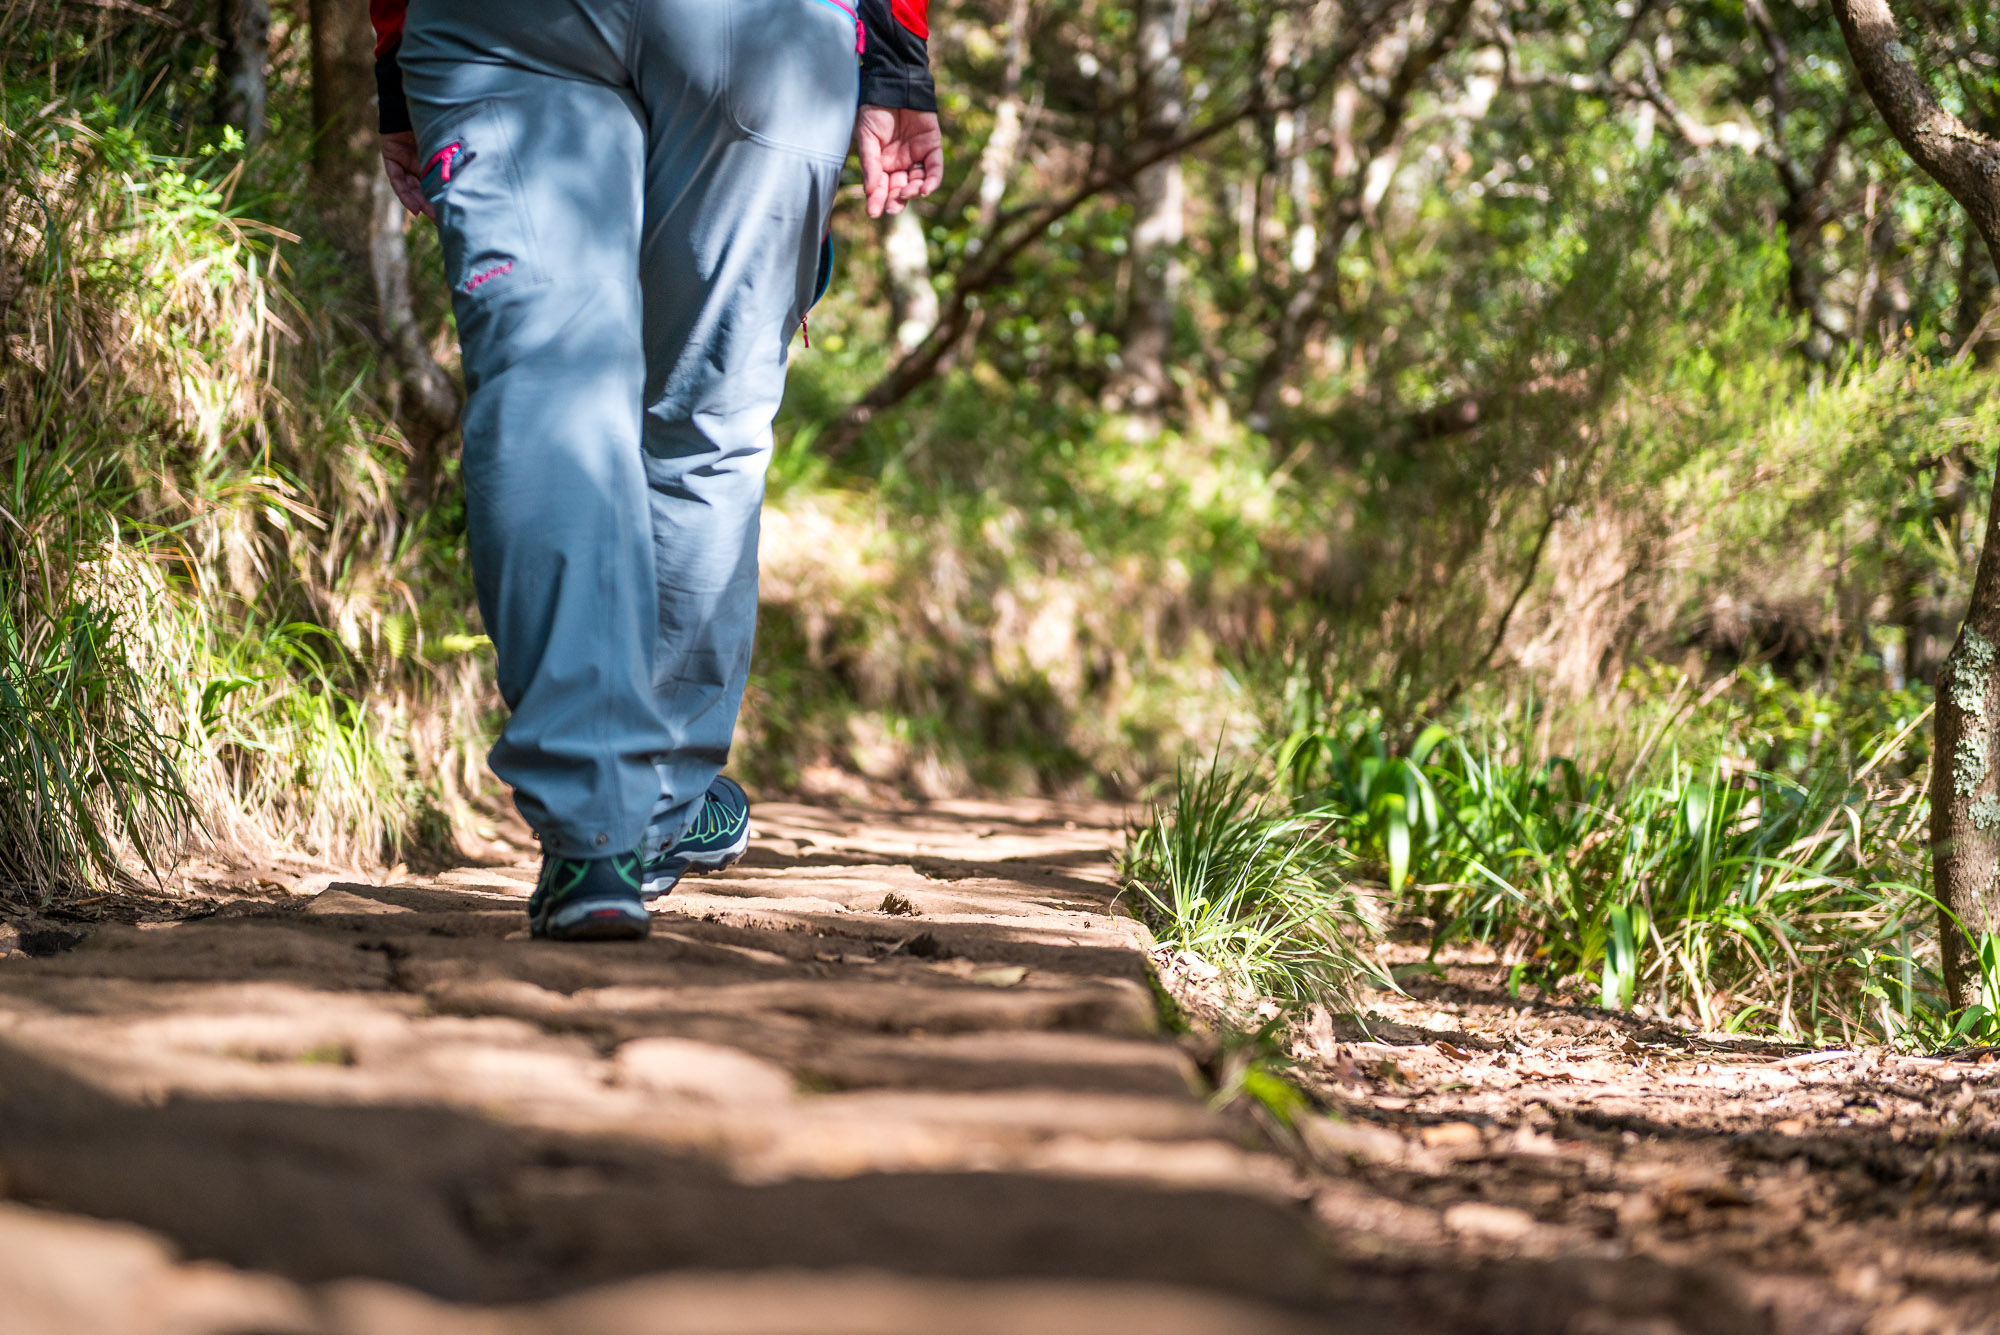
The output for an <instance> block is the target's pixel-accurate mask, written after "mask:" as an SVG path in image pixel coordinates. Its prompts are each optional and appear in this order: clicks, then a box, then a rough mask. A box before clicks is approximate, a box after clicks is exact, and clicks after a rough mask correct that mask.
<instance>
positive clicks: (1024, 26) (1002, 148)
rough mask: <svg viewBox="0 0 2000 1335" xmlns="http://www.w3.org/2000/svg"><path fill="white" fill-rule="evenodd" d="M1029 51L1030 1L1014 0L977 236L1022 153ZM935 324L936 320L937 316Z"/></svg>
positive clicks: (983, 161) (982, 173)
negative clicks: (1024, 77)
mask: <svg viewBox="0 0 2000 1335" xmlns="http://www.w3.org/2000/svg"><path fill="white" fill-rule="evenodd" d="M1027 54H1028V0H1013V5H1012V7H1011V8H1010V9H1009V10H1008V15H1007V72H1006V75H1005V76H1004V79H1003V82H1002V84H1001V88H1000V105H999V106H998V107H996V108H995V109H994V112H993V133H992V134H990V135H988V136H987V137H986V147H985V149H984V150H982V151H981V153H980V154H979V216H978V219H977V222H976V225H975V227H974V229H973V234H974V235H975V236H981V237H983V236H985V235H986V234H987V233H989V232H991V231H992V230H993V222H994V220H995V219H996V218H998V217H999V216H1000V201H1001V200H1002V199H1004V198H1005V197H1006V195H1007V178H1008V177H1010V176H1012V175H1013V173H1014V163H1015V160H1016V159H1018V158H1019V157H1020V155H1021V132H1022V129H1023V128H1024V126H1025V120H1024V117H1023V115H1022V110H1021V73H1022V69H1023V67H1024V66H1025V65H1026V64H1027ZM932 323H936V320H935V318H934V319H933V320H932Z"/></svg>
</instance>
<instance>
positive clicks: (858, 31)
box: [854, 14, 868, 56]
mask: <svg viewBox="0 0 2000 1335" xmlns="http://www.w3.org/2000/svg"><path fill="white" fill-rule="evenodd" d="M854 54H855V55H857V56H865V55H867V54H868V25H867V24H865V23H863V22H862V21H861V16H860V15H859V14H856V15H855V16H854Z"/></svg>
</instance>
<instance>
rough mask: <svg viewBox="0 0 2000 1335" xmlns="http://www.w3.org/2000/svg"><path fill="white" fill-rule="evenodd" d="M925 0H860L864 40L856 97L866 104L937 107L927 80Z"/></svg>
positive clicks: (915, 108)
mask: <svg viewBox="0 0 2000 1335" xmlns="http://www.w3.org/2000/svg"><path fill="white" fill-rule="evenodd" d="M928 8H929V4H928V0H861V4H860V7H859V10H858V12H859V13H860V15H861V26H862V29H863V31H864V32H865V34H866V41H867V45H866V46H865V47H864V48H863V50H862V52H861V100H862V102H864V103H865V104H867V105H868V106H871V107H907V108H909V109H911V110H913V111H936V110H937V86H936V85H935V84H934V83H932V81H931V58H930V35H931V29H930V16H929V14H928V12H927V10H928Z"/></svg>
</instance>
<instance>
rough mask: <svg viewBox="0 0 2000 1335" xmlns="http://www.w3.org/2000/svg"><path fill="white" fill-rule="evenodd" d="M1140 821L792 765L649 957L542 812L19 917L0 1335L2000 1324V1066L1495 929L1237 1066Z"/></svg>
mask: <svg viewBox="0 0 2000 1335" xmlns="http://www.w3.org/2000/svg"><path fill="white" fill-rule="evenodd" d="M1119 817H1120V813H1119V812H1118V811H1116V810H1115V809H1111V808H1102V807H1088V806H1077V805H1074V804H1072V805H1067V806H1057V805H1052V804H1046V803H1031V802H1011V803H1005V804H1000V803H941V804H935V805H932V806H928V807H921V808H911V809H905V810H886V809H885V810H859V809H850V810H841V811H833V810H827V809H821V808H814V807H807V806H796V805H785V804H766V805H761V806H760V807H759V808H758V812H757V818H758V831H759V835H758V838H757V840H756V842H755V844H754V846H753V849H752V853H751V855H750V857H748V858H747V859H746V860H745V862H744V863H743V864H742V865H741V866H739V867H738V868H736V869H733V870H732V871H730V872H728V873H725V874H722V875H718V876H714V877H709V878H705V879H702V880H700V881H694V882H690V883H688V884H687V885H686V886H685V887H684V888H683V890H682V891H680V892H677V893H676V894H675V895H674V896H672V897H671V898H670V899H669V900H667V901H665V902H664V903H663V905H662V906H661V907H660V911H659V914H658V917H657V919H656V928H657V930H656V932H655V935H654V936H653V938H652V939H651V940H649V941H646V942H641V943H631V944H624V945H615V946H606V945H598V946H563V945H554V944H549V943H544V942H535V941H531V940H528V939H527V937H526V933H525V931H524V930H523V917H522V912H521V910H522V904H523V901H524V899H525V897H526V894H527V892H528V889H529V886H530V883H531V881H532V878H533V863H532V860H531V859H530V858H529V857H528V856H527V855H526V853H525V851H523V852H521V853H518V854H517V855H515V856H512V857H510V858H504V859H497V860H496V862H495V865H492V866H484V867H466V868H459V869H456V870H452V871H447V872H445V873H443V874H441V875H437V876H429V877H411V876H406V875H399V876H397V877H395V878H393V880H392V882H391V883H390V884H385V885H366V884H360V883H355V882H335V883H332V884H327V883H326V878H324V877H321V878H317V879H312V878H307V879H306V880H304V881H301V880H297V879H294V878H287V877H279V876H273V877H270V878H267V879H266V881H265V883H264V884H261V885H257V884H252V885H249V886H246V887H244V888H241V889H238V890H234V891H226V892H225V891H217V892H216V893H214V894H211V895H206V896H203V897H199V898H193V899H180V900H143V899H130V898H114V899H107V900H99V901H97V902H95V903H92V904H88V905H85V906H83V907H82V908H80V909H78V910H76V911H73V912H72V913H70V914H69V915H68V916H67V917H64V918H60V919H47V918H45V919H37V920H14V921H4V922H0V1331H5V1332H9V1335H12V1333H13V1332H23V1333H32V1335H43V1333H44V1332H46V1333H48V1335H71V1333H72V1332H74V1333H76V1335H84V1333H86V1332H88V1333H91V1335H95V1333H97V1332H103V1333H104V1335H151V1333H152V1332H159V1333H160V1335H252V1333H253V1332H254V1333H256V1335H280V1333H288V1335H290V1333H296V1335H307V1333H311V1335H404V1332H408V1333H409V1335H418V1333H419V1332H422V1333H423V1335H432V1333H438V1335H557V1333H558V1332H560V1333H561V1335H681V1333H683V1332H686V1333H689V1335H692V1333H694V1332H701V1333H703V1335H780V1333H781V1332H782V1333H789V1332H805V1331H812V1332H815V1333H818V1332H830V1333H832V1335H843V1333H847V1332H852V1333H854V1335H904V1333H905V1332H908V1333H909V1335H917V1333H918V1332H933V1331H964V1332H996V1333H997V1332H1057V1333H1059V1335H1060V1333H1062V1332H1077V1333H1078V1335H1084V1333H1086V1332H1088V1335H1107V1333H1108V1332H1118V1331H1125V1330H1133V1331H1147V1332H1166V1333H1168V1335H1172V1333H1175V1332H1189V1333H1190V1335H1193V1333H1195V1332H1253V1333H1254V1332H1273V1333H1274V1335H1275V1333H1277V1332H1293V1331H1297V1332H1304V1331H1315V1330H1339V1331H1343V1332H1364V1333H1366V1332H1384V1333H1385V1335H1386V1333H1387V1332H1416V1333H1419V1335H1423V1333H1426V1332H1438V1335H1447V1333H1456V1332H1494V1333H1495V1335H1501V1333H1509V1335H1511V1333H1514V1332H1519V1333H1521V1335H1529V1333H1537V1335H1539V1333H1541V1332H1548V1333H1549V1335H1558V1333H1560V1335H1673V1333H1674V1332H1685V1333H1686V1335H1706V1333H1707V1332H1717V1333H1722V1332H1732V1333H1733V1332H1738V1331H1741V1332H1773V1333H1774V1335H1785V1333H1789V1332H1850V1331H1851V1332H1857V1333H1865V1335H1929V1333H1930V1332H1957V1331H1968V1332H1969V1331H1982V1332H1993V1331H2000V1303H1996V1302H1995V1301H1994V1300H1995V1299H1996V1297H2000V1224H1996V1218H2000V1216H1996V1209H1995V1207H1996V1206H2000V1120H1996V1105H1995V1102H1994V1100H1993V1093H1994V1089H1995V1084H1994V1081H1995V1079H1996V1078H2000V1065H1995V1064H1993V1063H1992V1062H1991V1061H1989V1060H1985V1059H1978V1058H1973V1059H1966V1060H1955V1061H1924V1060H1918V1059H1913V1058H1906V1057H1898V1056H1895V1055H1893V1054H1889V1053H1884V1052H1859V1053H1822V1052H1805V1051H1802V1050H1798V1049H1791V1048H1782V1047H1777V1046H1773V1045H1760V1044H1754V1043H1746V1042H1736V1041H1724V1040H1720V1039H1715V1038H1704V1037H1702V1036H1699V1035H1690V1034H1686V1033H1681V1032H1679V1031H1676V1030H1673V1029H1671V1028H1669V1027H1667V1026H1664V1025H1658V1024H1648V1023H1646V1022H1644V1021H1640V1020H1636V1019H1634V1018H1632V1017H1629V1016H1620V1015H1616V1014H1612V1013H1609V1012H1603V1011H1598V1010H1595V1009H1593V1008H1590V1007H1587V1006H1581V1005H1576V1004H1573V1003H1569V1002H1564V1001H1561V1000H1557V999H1550V998H1542V999H1537V998H1536V997H1535V995H1534V994H1533V993H1531V994H1530V996H1529V997H1527V998H1517V997H1514V996H1510V995H1509V994H1508V993H1507V992H1506V990H1505V989H1504V988H1503V987H1501V986H1500V985H1499V981H1500V979H1501V978H1502V976H1503V975H1502V974H1501V972H1500V971H1499V970H1498V969H1497V968H1496V966H1494V965H1493V964H1492V963H1491V962H1490V961H1485V960H1481V959H1479V958H1476V957H1464V958H1460V959H1454V960H1451V961H1448V962H1447V964H1446V966H1445V968H1444V969H1443V970H1442V971H1441V975H1440V976H1431V975H1429V974H1418V975H1416V976H1414V977H1413V978H1412V981H1410V982H1409V983H1408V984H1407V991H1408V995H1407V996H1396V995H1394V994H1387V993H1383V994H1376V995H1374V996H1372V997H1371V999H1370V1006H1371V1008H1372V1011H1373V1018H1372V1019H1370V1020H1369V1021H1368V1023H1367V1030H1366V1032H1365V1033H1363V1032H1359V1031H1355V1030H1346V1031H1341V1030H1336V1029H1335V1028H1334V1027H1333V1026H1331V1025H1327V1024H1322V1025H1320V1026H1318V1027H1317V1028H1315V1029H1309V1030H1308V1031H1307V1032H1305V1033H1304V1034H1303V1035H1301V1036H1300V1037H1299V1039H1298V1042H1297V1043H1296V1044H1295V1045H1294V1050H1293V1055H1294V1057H1295V1058H1296V1060H1295V1062H1294V1064H1292V1065H1290V1066H1289V1067H1288V1068H1287V1074H1288V1075H1289V1077H1290V1078H1291V1079H1292V1080H1293V1081H1295V1082H1296V1083H1297V1085H1298V1086H1300V1087H1302V1088H1303V1089H1305V1090H1306V1091H1308V1092H1309V1094H1310V1096H1311V1098H1312V1100H1314V1106H1313V1107H1312V1108H1310V1109H1308V1110H1306V1111H1303V1112H1297V1113H1296V1115H1291V1113H1290V1112H1288V1113H1287V1115H1284V1116H1280V1115H1278V1114H1276V1113H1274V1112H1273V1111H1272V1107H1273V1106H1278V1107H1283V1101H1282V1100H1267V1101H1266V1102H1264V1103H1260V1102H1259V1101H1257V1100H1255V1099H1250V1098H1238V1099H1235V1100H1233V1101H1230V1102H1227V1103H1225V1104H1223V1105H1222V1106H1217V1104H1218V1101H1217V1100H1216V1099H1215V1098H1214V1091H1215V1089H1216V1085H1217V1082H1218V1080H1223V1081H1227V1080H1228V1078H1229V1072H1230V1071H1231V1070H1232V1069H1234V1068H1233V1067H1232V1066H1231V1062H1232V1061H1234V1060H1235V1058H1233V1057H1232V1056H1231V1055H1230V1054H1229V1053H1228V1052H1227V1051H1226V1050H1225V1049H1224V1048H1222V1047H1220V1046H1219V1045H1218V1044H1217V1043H1216V1041H1215V1040H1214V1039H1213V1037H1204V1036H1203V1035H1201V1034H1187V1033H1177V1032H1175V1029H1174V1026H1173V1023H1172V1020H1173V1017H1174V1016H1175V1015H1177V1014H1180V1013H1182V1009H1183V1008H1181V1007H1177V1006H1175V1005H1174V1004H1173V1003H1172V1002H1170V1001H1167V1000H1166V997H1167V994H1168V992H1169V991H1171V992H1172V993H1173V994H1174V995H1177V996H1180V997H1182V998H1183V999H1184V1000H1187V1001H1192V1002H1198V1001H1199V997H1200V995H1201V986H1202V980H1201V978H1200V977H1199V974H1200V970H1199V969H1198V968H1194V967H1190V964H1189V962H1188V961H1185V960H1179V959H1174V958H1170V957H1167V956H1166V955H1164V953H1163V952H1159V951H1157V950H1155V949H1154V948H1153V947H1152V943H1151V942H1150V940H1149V939H1148V938H1147V937H1146V935H1145V933H1144V932H1143V930H1141V929H1140V928H1139V927H1138V926H1137V925H1136V924H1134V923H1133V922H1131V921H1130V920H1129V919H1128V918H1126V917H1124V916H1122V915H1121V914H1120V913H1119V912H1117V910H1116V906H1115V904H1114V898H1115V879H1114V877H1113V875H1112V871H1111V860H1112V850H1113V849H1115V847H1116V845H1117V842H1118V838H1119V836H1118V826H1119ZM1162 980H1164V985H1165V989H1164V990H1163V987H1162Z"/></svg>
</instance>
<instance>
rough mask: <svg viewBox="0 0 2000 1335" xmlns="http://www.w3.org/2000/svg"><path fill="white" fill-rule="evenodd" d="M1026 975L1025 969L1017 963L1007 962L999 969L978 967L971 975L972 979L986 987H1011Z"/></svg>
mask: <svg viewBox="0 0 2000 1335" xmlns="http://www.w3.org/2000/svg"><path fill="white" fill-rule="evenodd" d="M1027 976H1028V971H1027V969H1025V968H1024V967H1022V966H1021V965H1019V964H1009V965H1006V966H1005V967H1003V968H999V969H980V970H978V971H977V972H975V973H974V974H973V975H972V981H973V982H975V983H984V984H985V985H986V986H988V987H1013V986H1014V985H1016V984H1017V983H1019V982H1020V981H1021V980H1022V979H1024V978H1026V977H1027Z"/></svg>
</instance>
